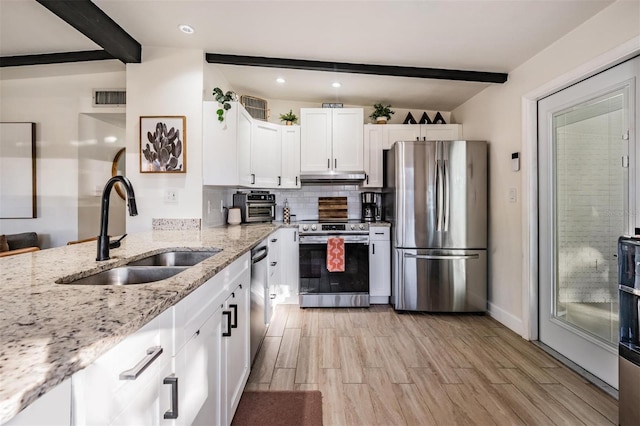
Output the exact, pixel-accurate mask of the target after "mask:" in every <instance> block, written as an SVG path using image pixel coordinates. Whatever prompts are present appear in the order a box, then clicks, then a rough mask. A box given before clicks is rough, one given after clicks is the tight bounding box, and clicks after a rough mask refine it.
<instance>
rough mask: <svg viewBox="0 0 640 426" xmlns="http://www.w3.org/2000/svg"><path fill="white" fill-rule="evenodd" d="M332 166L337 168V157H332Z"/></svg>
mask: <svg viewBox="0 0 640 426" xmlns="http://www.w3.org/2000/svg"><path fill="white" fill-rule="evenodd" d="M333 168H334V169H337V168H338V159H337V158H334V160H333Z"/></svg>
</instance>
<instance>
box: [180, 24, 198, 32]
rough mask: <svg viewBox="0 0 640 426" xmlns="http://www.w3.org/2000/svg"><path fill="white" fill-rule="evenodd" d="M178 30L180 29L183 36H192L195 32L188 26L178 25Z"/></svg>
mask: <svg viewBox="0 0 640 426" xmlns="http://www.w3.org/2000/svg"><path fill="white" fill-rule="evenodd" d="M178 28H179V29H180V31H182V32H183V33H185V34H193V33H195V32H196V30H194V29H193V27H191V26H189V25H184V24H182V25H178Z"/></svg>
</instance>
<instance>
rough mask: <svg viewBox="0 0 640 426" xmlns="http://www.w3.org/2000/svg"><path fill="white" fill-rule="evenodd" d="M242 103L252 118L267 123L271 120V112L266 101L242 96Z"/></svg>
mask: <svg viewBox="0 0 640 426" xmlns="http://www.w3.org/2000/svg"><path fill="white" fill-rule="evenodd" d="M240 103H241V104H242V106H244V108H245V109H246V110H247V112H248V113H249V115H251V117H253V118H255V119H257V120H262V121H267V120H268V119H269V110H268V108H267V101H266V100H265V99H260V98H254V97H253V96H246V95H242V96H240Z"/></svg>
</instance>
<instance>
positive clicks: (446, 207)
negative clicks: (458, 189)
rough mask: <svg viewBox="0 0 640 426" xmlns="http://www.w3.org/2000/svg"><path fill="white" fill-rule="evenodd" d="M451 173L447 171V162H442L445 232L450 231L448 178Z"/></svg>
mask: <svg viewBox="0 0 640 426" xmlns="http://www.w3.org/2000/svg"><path fill="white" fill-rule="evenodd" d="M448 175H449V172H448V170H447V160H442V185H443V186H444V207H443V210H444V214H443V222H444V231H445V232H448V231H449V182H448V181H447V176H448Z"/></svg>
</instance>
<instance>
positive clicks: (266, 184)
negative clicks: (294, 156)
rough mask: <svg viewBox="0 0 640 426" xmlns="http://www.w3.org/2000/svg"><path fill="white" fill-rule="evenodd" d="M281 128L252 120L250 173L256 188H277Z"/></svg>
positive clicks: (279, 171)
mask: <svg viewBox="0 0 640 426" xmlns="http://www.w3.org/2000/svg"><path fill="white" fill-rule="evenodd" d="M280 128H281V126H280V125H278V124H273V123H267V122H265V121H258V120H253V128H252V129H251V173H252V174H253V175H254V176H253V177H254V181H255V186H256V187H257V188H277V187H278V186H279V185H280V183H281V176H282V166H281V164H282V163H281V162H282V158H281V152H282V147H281V144H282V137H281V134H280Z"/></svg>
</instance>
